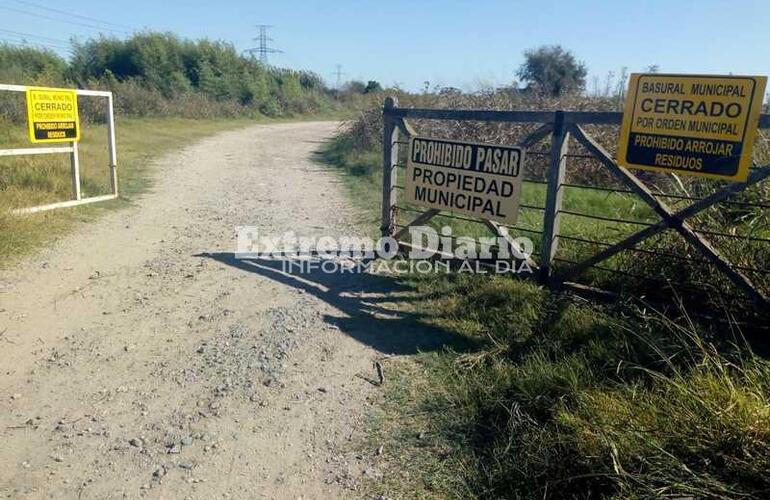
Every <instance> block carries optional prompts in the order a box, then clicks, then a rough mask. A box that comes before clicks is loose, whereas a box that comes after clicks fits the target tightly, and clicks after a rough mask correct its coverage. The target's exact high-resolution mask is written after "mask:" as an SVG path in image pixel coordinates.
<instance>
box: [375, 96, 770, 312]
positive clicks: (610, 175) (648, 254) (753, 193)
mask: <svg viewBox="0 0 770 500" xmlns="http://www.w3.org/2000/svg"><path fill="white" fill-rule="evenodd" d="M384 119H385V127H386V130H385V137H386V138H387V137H391V136H392V137H393V140H392V141H390V146H391V147H390V148H387V147H386V148H384V164H383V169H384V171H383V173H384V179H385V181H384V184H385V186H384V188H385V189H388V190H389V193H383V229H384V230H383V232H384V233H388V232H390V234H393V231H391V229H390V228H391V227H397V228H398V229H405V228H408V227H409V226H410V224H411V223H412V222H413V221H414V220H415V219H418V220H421V221H422V219H425V220H429V221H430V222H428V223H429V224H432V225H435V226H436V227H438V226H440V225H442V224H449V225H450V226H451V227H452V228H453V234H454V235H468V236H480V235H484V234H487V235H488V234H489V225H488V224H485V222H484V221H482V220H480V219H475V218H473V217H470V216H466V215H459V214H454V213H450V212H443V211H442V212H437V211H432V212H436V213H428V212H429V211H428V210H426V209H424V208H422V207H417V206H411V205H409V204H407V203H406V202H405V200H404V199H403V194H402V193H403V183H402V182H401V181H402V180H403V177H404V167H405V166H406V160H405V150H406V147H400V146H406V145H407V144H408V143H409V141H408V139H409V137H410V135H414V134H417V133H419V134H420V135H424V136H430V137H436V138H445V139H460V140H469V141H477V142H487V143H498V144H522V143H526V142H527V141H528V140H530V139H531V138H532V137H533V134H534V135H537V134H539V137H537V140H535V141H534V142H533V143H531V144H527V146H528V148H527V151H526V159H527V160H526V164H525V172H526V174H525V180H524V185H523V191H522V202H521V205H520V209H521V210H520V213H519V218H518V222H517V223H516V224H512V225H502V227H504V228H505V229H506V230H507V231H508V233H509V234H511V235H512V236H514V237H516V236H528V237H530V238H531V239H532V241H533V243H534V246H535V252H534V255H533V261H534V262H535V263H536V265H537V267H538V269H537V278H538V279H539V280H540V282H542V283H543V284H547V285H549V286H552V287H556V288H558V287H563V286H565V285H570V284H573V283H577V284H581V285H584V286H590V287H596V288H598V289H603V290H610V291H616V292H628V293H634V294H641V295H645V296H646V297H656V298H660V299H661V300H666V299H668V298H670V297H671V296H672V294H676V295H677V296H685V297H686V298H687V299H688V300H689V301H691V302H693V303H695V304H699V305H701V306H704V307H707V306H708V305H715V304H719V307H723V306H724V304H726V303H727V304H733V305H735V307H736V309H745V310H756V309H757V308H756V306H757V305H758V304H759V305H760V306H761V307H765V308H766V307H767V305H768V304H770V302H768V299H767V297H768V295H770V269H768V267H770V218H769V217H768V215H769V214H768V212H767V209H768V208H770V187H769V186H770V184H768V183H765V182H762V181H763V180H764V179H765V178H766V177H768V176H770V166H769V165H768V163H770V134H768V133H767V129H770V115H762V117H761V119H760V131H759V134H758V137H757V141H756V145H755V152H754V167H753V168H752V170H751V176H750V179H749V181H747V182H746V183H725V182H722V181H714V180H704V179H700V178H695V177H683V176H677V175H672V174H661V173H653V172H646V171H643V172H638V173H635V174H633V175H631V174H628V173H627V171H624V169H621V168H619V167H618V165H617V163H616V162H615V160H614V151H615V144H616V143H617V136H618V125H619V124H620V122H621V120H622V113H619V112H561V111H557V112H540V111H538V112H526V111H523V112H519V111H505V112H501V111H494V112H493V111H486V110H447V109H441V110H433V109H414V108H398V107H397V105H395V104H392V105H391V106H390V107H389V106H388V105H386V107H385V108H384ZM469 123H471V124H470V125H469ZM543 127H547V133H545V134H542V133H541V132H542V129H543ZM388 134H392V135H388ZM559 141H562V142H559ZM386 143H387V139H386ZM386 145H387V144H386ZM554 151H557V152H559V151H560V152H561V153H560V154H556V155H554ZM624 172H626V173H625V174H624ZM629 175H630V177H631V178H628V176H629ZM388 180H391V181H392V182H391V183H390V186H388ZM558 191H561V193H560V194H561V196H560V197H559V200H558V201H559V203H556V204H554V202H553V201H554V200H553V199H552V196H551V195H550V194H549V193H552V192H558ZM426 217H427V218H426ZM679 221H684V222H683V223H682V224H679Z"/></svg>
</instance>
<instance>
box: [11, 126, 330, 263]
mask: <svg viewBox="0 0 770 500" xmlns="http://www.w3.org/2000/svg"><path fill="white" fill-rule="evenodd" d="M336 118H338V117H337V116H331V117H327V116H323V117H321V118H317V119H336ZM297 119H316V118H313V117H309V118H294V119H283V120H275V119H267V118H265V119H262V120H254V119H195V120H192V119H181V118H141V119H132V118H123V119H121V118H119V119H118V123H117V125H116V131H117V147H118V179H119V189H120V193H121V196H120V199H118V200H115V201H109V202H104V203H98V204H94V205H85V206H81V207H75V208H68V209H60V210H54V211H50V212H44V213H40V214H34V215H29V216H14V215H11V214H9V213H8V210H9V209H12V208H17V207H25V206H34V205H38V204H43V203H51V202H55V201H63V200H68V199H71V184H70V173H69V172H70V166H69V158H68V156H67V155H45V156H26V157H15V158H10V157H7V158H2V159H0V234H2V238H0V266H2V267H7V266H8V265H11V264H12V263H13V262H16V261H17V260H18V259H19V258H21V257H23V256H25V255H29V254H30V253H32V252H34V250H35V249H36V248H38V247H39V246H40V245H44V244H46V243H48V242H50V241H51V240H52V239H54V238H56V237H59V236H61V235H62V234H64V233H66V232H67V231H68V230H71V229H72V228H73V227H74V226H75V225H76V224H77V223H80V222H87V221H92V220H94V219H95V218H97V217H98V216H99V215H100V214H103V213H105V212H106V211H110V210H114V209H117V208H120V207H125V206H126V205H127V204H130V203H133V202H134V201H135V200H136V199H137V196H138V195H139V194H141V193H142V192H144V191H145V190H146V189H148V187H149V186H150V182H151V181H150V179H151V170H152V167H151V165H152V161H153V160H154V159H155V158H157V157H159V156H161V155H162V154H164V153H166V152H169V151H172V150H174V149H176V148H180V147H183V146H184V145H186V144H190V143H192V142H194V141H196V140H198V139H200V138H202V137H205V136H208V135H212V134H215V133H218V132H222V131H225V130H231V129H235V128H239V127H245V126H248V125H251V124H255V123H277V122H281V121H296V120H297ZM25 134H26V130H25V127H24V125H23V124H22V125H20V124H10V123H7V122H0V144H1V145H2V146H0V147H3V148H12V147H29V146H30V145H29V143H28V141H27V138H26V135H25ZM106 135H107V132H106V128H105V127H104V125H96V124H85V125H84V128H83V138H82V141H81V143H80V158H81V181H82V191H83V196H84V197H85V196H95V195H100V194H107V193H109V173H108V171H107V168H106V166H107V165H108V157H107V140H106Z"/></svg>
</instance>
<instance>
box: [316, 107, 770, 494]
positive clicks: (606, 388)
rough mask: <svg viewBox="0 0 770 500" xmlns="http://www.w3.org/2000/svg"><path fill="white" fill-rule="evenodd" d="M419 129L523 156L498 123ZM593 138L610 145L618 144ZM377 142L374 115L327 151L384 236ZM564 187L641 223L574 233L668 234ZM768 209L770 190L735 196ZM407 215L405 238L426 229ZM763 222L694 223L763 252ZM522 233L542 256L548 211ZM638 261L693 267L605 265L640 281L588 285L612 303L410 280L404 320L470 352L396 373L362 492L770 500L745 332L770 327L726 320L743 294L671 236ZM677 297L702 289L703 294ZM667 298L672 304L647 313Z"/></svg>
mask: <svg viewBox="0 0 770 500" xmlns="http://www.w3.org/2000/svg"><path fill="white" fill-rule="evenodd" d="M433 98H434V99H435V102H417V103H416V104H417V105H427V106H432V107H436V106H438V107H452V106H457V105H458V104H459V105H460V107H476V108H483V107H490V108H497V109H500V108H503V109H508V108H509V107H511V106H515V105H516V103H512V102H511V101H505V102H501V101H500V99H501V98H500V97H499V96H493V97H489V96H472V97H469V98H468V99H467V100H465V101H463V96H450V99H449V100H446V99H444V100H442V98H441V97H440V96H438V97H436V96H434V97H433ZM426 99H427V97H426ZM463 104H465V106H463ZM485 104H487V105H485ZM530 104H532V103H530ZM583 109H584V108H583ZM418 125H419V124H418ZM422 125H423V127H424V128H423V129H422V131H423V133H425V134H428V135H436V136H439V137H442V136H454V137H461V138H474V139H476V140H489V141H491V142H509V143H511V142H515V140H516V139H515V138H516V137H519V136H520V135H521V134H522V131H521V130H509V129H505V128H504V127H501V126H499V125H490V124H473V123H471V124H457V123H451V122H450V123H448V124H442V125H439V126H435V127H434V126H433V125H432V124H427V123H423V124H422ZM595 133H596V134H597V135H599V136H600V137H602V140H603V141H605V142H606V141H608V140H611V134H607V132H601V131H596V132H595ZM380 134H381V121H380V119H379V116H378V114H377V111H371V112H369V113H362V114H361V115H360V117H359V118H358V119H357V120H355V121H353V122H352V123H350V124H349V127H348V128H347V129H344V130H343V131H341V133H340V134H339V135H337V136H336V137H335V138H334V139H333V140H332V141H331V142H330V143H329V144H327V145H326V147H325V148H324V150H323V151H322V152H321V154H320V157H321V159H323V160H325V161H326V162H327V163H330V164H332V165H334V166H336V167H338V168H339V169H340V171H341V172H342V173H343V174H344V176H345V179H346V182H347V183H348V185H349V187H350V192H351V194H352V196H353V198H354V199H355V200H357V202H358V204H359V207H360V208H361V209H362V210H363V211H364V213H366V214H368V216H370V217H371V219H372V222H371V224H370V225H369V226H368V228H369V231H370V232H372V233H375V232H377V230H378V227H377V226H378V223H377V222H378V221H377V214H378V209H379V206H380V205H379V204H380V200H379V196H380V186H381V176H380V173H379V170H380V154H381V152H380V146H379V141H380ZM602 134H603V135H602ZM573 152H576V153H578V154H580V153H582V151H580V150H579V149H578V150H577V151H573ZM757 154H758V158H759V159H760V160H761V159H762V158H765V159H766V158H768V155H770V151H769V150H767V138H766V137H764V138H762V140H761V141H760V145H759V148H758V151H757ZM533 158H534V162H533V164H532V165H531V166H532V167H533V168H532V171H531V174H532V176H533V177H534V178H535V179H538V178H540V179H542V177H538V176H542V174H543V172H544V165H542V164H541V163H542V162H540V163H539V162H538V161H537V158H536V157H534V156H533ZM576 163H577V164H576V165H575V166H574V170H573V171H572V178H571V179H568V181H569V182H575V183H596V184H600V185H609V186H618V185H617V183H615V184H612V180H611V178H610V177H609V176H607V175H606V174H607V173H606V171H602V170H601V169H598V168H597V167H596V166H591V165H588V164H587V163H585V162H583V163H580V162H576ZM528 168H529V167H528ZM399 175H400V176H402V175H403V174H402V173H401V174H399ZM399 182H401V179H400V180H399ZM647 182H650V183H651V184H652V185H653V187H654V188H655V189H663V188H665V189H677V187H676V186H672V185H670V184H666V185H660V184H656V183H655V182H656V179H655V178H649V179H647ZM707 188H708V186H700V185H699V184H698V183H694V182H689V181H684V182H683V183H682V187H681V189H684V190H685V191H684V192H680V194H688V195H692V196H699V195H700V196H703V195H706V194H708V192H710V191H709V189H707ZM564 189H565V191H564V208H565V209H566V210H569V211H573V212H581V213H586V214H593V215H599V216H603V217H610V218H618V219H624V220H627V221H629V222H627V223H621V222H607V221H600V220H594V219H589V218H585V217H579V216H575V215H568V214H562V230H563V233H562V234H564V235H567V236H573V237H578V238H583V239H589V240H600V241H606V242H612V241H619V240H620V239H622V238H623V237H625V236H626V235H628V234H631V233H632V232H634V231H636V230H638V229H639V228H640V226H639V225H637V224H633V223H631V222H630V221H638V222H641V223H651V222H655V221H656V218H655V216H654V214H653V213H652V211H651V210H650V209H649V207H647V205H645V204H644V203H642V202H641V201H640V200H639V199H637V198H636V197H634V196H631V195H628V194H624V193H607V192H601V191H595V190H585V189H576V188H564ZM710 189H713V186H711V187H710ZM767 198H768V197H767V188H766V187H764V186H761V187H759V188H756V189H753V190H751V191H750V192H749V193H747V195H746V197H745V198H740V199H741V200H745V201H748V200H753V201H767ZM544 200H545V192H544V186H543V185H542V184H525V186H524V191H523V193H522V202H523V203H525V204H527V205H534V206H543V204H544ZM684 203H687V202H686V201H684V202H679V203H675V202H672V203H671V205H672V206H673V207H674V208H677V207H682V206H683V204H684ZM407 208H409V207H407ZM415 208H416V207H415ZM397 215H398V220H399V221H400V223H406V222H408V221H409V220H410V219H411V218H413V217H414V216H415V214H414V213H411V212H406V211H405V212H403V213H400V214H397ZM766 220H767V214H766V213H765V212H763V211H761V210H757V209H747V208H745V207H740V206H729V207H720V208H719V209H715V210H712V211H710V213H708V214H705V215H704V216H703V217H700V218H698V219H697V220H696V221H695V222H696V223H698V224H700V225H701V226H702V227H705V228H711V229H716V230H720V231H725V232H733V233H736V234H751V235H754V236H759V237H762V236H768V224H767V222H766ZM431 224H432V225H433V226H434V227H438V226H441V225H444V224H448V225H450V226H451V227H452V229H453V232H454V234H455V235H469V236H480V235H488V233H487V230H486V229H485V228H483V227H481V226H480V225H479V224H475V223H470V222H466V221H459V220H456V219H451V218H448V217H443V216H439V217H436V218H435V219H434V220H433V221H432V222H431ZM516 226H517V227H519V228H526V229H529V230H531V231H536V232H534V233H528V232H525V231H523V230H521V229H519V230H513V231H512V232H513V234H515V235H524V236H530V237H531V238H532V239H533V241H534V243H535V250H536V252H537V249H538V247H539V241H540V236H539V234H538V233H537V231H541V230H542V212H540V211H539V210H537V209H532V208H527V209H522V210H521V212H520V216H519V221H518V222H517V224H516ZM559 245H560V246H559V253H558V256H559V257H560V258H562V259H565V260H580V259H582V258H585V257H586V256H588V255H590V253H592V252H595V251H597V250H599V249H600V248H597V247H595V246H592V245H591V244H586V243H581V242H576V241H570V240H566V239H563V240H561V241H560V242H559ZM640 248H641V249H643V250H650V251H656V252H660V251H666V252H670V253H672V254H673V255H676V256H680V257H681V258H680V259H677V260H674V259H667V258H665V257H661V256H657V255H652V254H645V253H641V252H636V253H631V252H624V253H623V254H621V255H619V256H617V257H615V258H613V259H612V260H610V261H609V262H606V263H604V264H605V265H606V266H607V267H608V268H610V269H615V270H621V271H625V272H626V273H630V274H631V276H629V275H628V274H615V273H609V272H605V271H602V270H600V269H594V270H592V271H590V272H589V273H587V274H586V275H584V276H582V277H581V279H582V280H584V282H588V283H590V284H594V285H598V286H601V287H605V288H609V289H613V290H618V291H624V292H626V293H625V295H622V296H623V297H625V298H623V299H622V300H620V301H618V302H617V303H614V304H610V305H600V304H595V303H591V302H589V301H587V300H584V299H581V298H578V297H575V296H571V295H561V294H556V293H552V292H550V291H547V290H545V289H543V288H540V287H538V286H536V285H534V284H532V283H529V282H522V281H517V280H513V279H509V278H506V277H501V276H497V277H492V276H488V275H469V274H455V275H432V276H409V277H406V278H403V279H402V280H401V281H402V283H401V284H402V285H403V286H404V287H406V288H408V289H411V290H412V295H411V296H410V297H409V300H404V301H402V302H399V301H398V300H397V299H394V301H395V302H396V303H397V304H398V307H399V308H400V309H403V310H406V311H409V312H413V313H415V316H416V317H419V318H421V319H420V321H422V322H424V323H425V324H426V325H428V326H431V327H433V328H436V327H438V328H441V329H444V330H447V331H449V332H452V333H453V334H454V335H455V337H457V338H459V340H458V341H457V343H456V344H452V345H447V346H444V348H443V349H440V350H438V351H434V352H426V353H422V354H418V355H417V356H414V357H410V358H399V357H392V358H389V359H387V360H386V361H385V362H384V368H385V373H386V374H387V382H386V385H385V386H384V395H383V400H384V402H383V403H384V404H383V406H382V409H381V411H380V412H379V413H377V414H375V415H374V416H373V417H372V421H371V422H370V426H369V428H368V429H367V433H368V434H367V439H366V442H365V443H364V444H363V445H362V446H366V447H367V448H368V449H372V450H375V449H379V447H380V446H381V447H382V450H383V454H382V455H381V456H379V457H378V456H376V455H375V458H374V460H375V461H376V462H377V463H376V465H377V466H378V467H380V468H381V469H382V470H383V472H384V476H383V477H384V479H383V480H382V481H376V480H373V481H368V482H367V483H366V484H365V493H366V494H370V495H372V496H373V497H378V496H380V495H381V496H384V497H388V498H515V499H518V498H522V499H526V498H532V499H542V498H565V499H566V498H570V499H572V498H618V499H621V498H622V499H627V498H639V499H641V498H661V497H663V498H724V499H728V498H730V499H731V498H768V497H770V477H769V476H768V475H767V471H769V470H770V363H768V361H767V360H765V359H764V358H762V357H761V356H759V355H757V354H754V352H752V350H751V348H750V347H749V346H748V344H747V342H746V341H745V340H744V339H743V333H744V331H743V330H742V329H743V328H748V329H752V328H755V329H759V330H761V329H762V327H764V323H763V322H762V320H757V319H756V318H754V319H753V323H748V324H742V325H740V326H739V325H738V324H737V323H736V322H734V321H732V319H731V316H730V313H727V312H725V311H726V310H731V311H735V309H734V306H735V303H736V302H737V301H738V300H740V299H739V294H738V293H737V292H736V291H735V290H734V289H733V288H731V286H730V284H729V283H726V282H725V281H724V280H721V281H720V278H718V277H717V276H716V275H715V274H716V273H715V272H714V270H713V269H712V268H710V267H709V266H707V265H704V263H703V262H702V261H701V260H700V258H699V256H698V255H697V253H695V252H694V251H693V250H692V249H691V248H689V247H688V246H687V245H686V244H685V243H683V242H682V241H681V238H679V237H678V236H677V235H676V234H672V233H671V232H667V233H664V234H662V235H661V236H659V237H658V238H656V239H654V240H652V241H649V242H647V243H646V244H645V245H643V246H641V247H640ZM720 249H721V250H722V251H725V252H726V253H727V254H728V255H730V256H731V258H732V259H733V260H734V261H735V263H736V264H738V265H744V266H755V267H761V268H766V263H767V262H768V260H769V259H768V257H770V256H769V255H768V253H767V252H768V250H767V249H768V245H766V244H765V245H763V244H759V243H757V242H750V241H746V240H735V241H730V242H727V243H725V242H721V244H720ZM634 274H639V275H643V276H647V277H653V278H658V279H659V281H657V282H650V281H645V280H640V279H636V278H634V277H633V275H634ZM755 278H757V279H758V281H759V283H760V285H762V286H767V285H768V283H767V281H761V279H762V278H761V277H755ZM702 281H708V284H706V285H704V284H703V283H701V282H702ZM668 283H685V284H688V285H693V286H697V287H699V290H700V292H697V293H694V292H692V291H691V290H683V289H682V288H680V287H678V286H667V284H668ZM664 289H665V290H664ZM719 297H721V298H722V299H723V302H722V303H721V304H720V303H719V300H716V298H719ZM647 299H655V301H656V302H650V301H648V300H647ZM658 301H663V302H665V303H667V304H668V307H667V308H666V309H665V310H655V309H654V308H653V306H651V305H649V304H650V303H658V304H660V303H661V302H658ZM706 305H707V307H704V306H706ZM688 308H693V309H694V310H696V311H697V312H698V313H703V312H704V310H706V311H708V312H709V313H710V315H711V319H704V317H703V316H690V315H689V314H688V310H693V309H688ZM697 318H699V319H697ZM746 333H747V334H748V333H749V332H746Z"/></svg>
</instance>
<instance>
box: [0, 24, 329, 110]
mask: <svg viewBox="0 0 770 500" xmlns="http://www.w3.org/2000/svg"><path fill="white" fill-rule="evenodd" d="M0 81H1V82H3V83H16V84H34V85H65V86H68V85H69V86H77V87H80V88H92V89H94V88H98V89H108V90H112V91H113V92H115V105H116V107H117V109H118V111H119V112H120V113H121V114H124V115H131V116H187V117H204V116H243V115H248V114H256V113H260V114H263V115H268V116H279V115H286V114H293V113H313V112H319V111H323V110H326V109H329V108H331V107H332V106H333V105H335V101H334V99H333V94H332V92H331V91H330V90H329V89H327V88H326V86H325V85H324V83H323V81H322V80H321V78H320V77H319V76H318V75H315V74H313V73H310V72H307V71H294V70H288V69H280V68H275V67H272V66H264V65H262V64H261V63H260V62H259V61H258V60H257V59H255V58H253V57H245V56H242V55H240V54H238V52H237V51H236V49H235V47H233V46H232V45H231V44H228V43H225V42H218V41H210V40H197V41H192V40H185V39H181V38H179V37H177V36H176V35H173V34H171V33H152V32H148V33H140V34H136V35H134V36H133V37H131V38H128V39H125V40H122V39H115V38H98V39H91V40H88V41H86V42H83V43H76V44H74V47H73V56H72V58H71V60H70V61H69V62H68V61H65V60H63V59H61V58H60V57H58V56H57V55H56V54H54V53H52V52H49V51H41V50H37V49H32V48H16V47H13V46H10V45H0ZM86 116H88V115H86Z"/></svg>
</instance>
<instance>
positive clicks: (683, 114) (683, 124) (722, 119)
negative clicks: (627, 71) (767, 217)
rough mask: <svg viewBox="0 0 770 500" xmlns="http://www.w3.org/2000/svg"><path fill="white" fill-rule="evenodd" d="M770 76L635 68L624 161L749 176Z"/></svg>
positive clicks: (638, 165) (708, 174) (731, 177)
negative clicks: (664, 72)
mask: <svg viewBox="0 0 770 500" xmlns="http://www.w3.org/2000/svg"><path fill="white" fill-rule="evenodd" d="M766 83H767V78H766V77H761V76H708V75H662V74H654V73H652V74H633V75H631V79H630V81H629V86H628V95H627V97H626V108H625V112H624V113H623V125H622V127H621V133H620V142H619V144H618V163H620V164H621V165H624V166H627V167H632V168H641V169H647V170H657V171H664V172H676V173H682V174H690V175H697V176H701V177H709V178H714V179H723V180H732V181H744V180H746V177H747V175H748V171H749V167H750V165H751V149H752V146H753V144H754V136H755V134H756V130H757V126H758V123H759V115H760V111H761V108H762V99H763V97H764V91H765V85H766Z"/></svg>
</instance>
